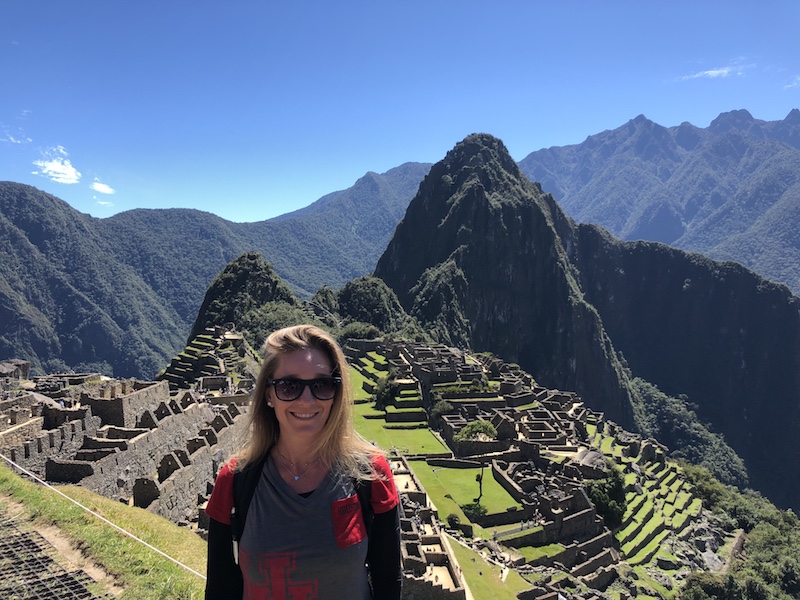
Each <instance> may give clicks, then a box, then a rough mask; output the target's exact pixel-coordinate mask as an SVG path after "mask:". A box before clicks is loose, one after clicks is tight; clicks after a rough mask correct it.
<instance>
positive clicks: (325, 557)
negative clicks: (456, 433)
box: [206, 325, 402, 600]
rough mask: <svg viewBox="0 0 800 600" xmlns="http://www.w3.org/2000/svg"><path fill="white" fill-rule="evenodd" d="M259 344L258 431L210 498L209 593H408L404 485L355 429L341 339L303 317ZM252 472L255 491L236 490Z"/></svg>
mask: <svg viewBox="0 0 800 600" xmlns="http://www.w3.org/2000/svg"><path fill="white" fill-rule="evenodd" d="M262 353H263V356H264V362H263V364H262V366H261V372H260V373H259V375H258V380H257V382H256V387H255V390H254V391H253V396H252V399H251V409H250V438H249V441H248V443H247V444H246V446H245V448H244V449H243V450H242V451H241V452H240V453H239V455H238V456H237V457H236V458H234V459H232V460H231V461H230V462H228V463H227V464H226V465H225V466H224V467H223V468H222V469H221V470H220V472H219V475H218V476H217V482H216V484H215V486H214V491H213V493H212V495H211V499H210V500H209V502H208V506H207V508H206V513H207V514H208V516H209V517H210V525H209V531H208V580H207V583H206V598H207V599H208V600H217V599H226V600H228V599H231V600H239V599H241V598H246V599H248V600H250V599H253V600H256V599H265V600H266V599H270V600H283V599H284V598H286V599H289V598H307V599H312V598H316V599H318V600H325V599H330V600H341V599H343V598H347V599H348V600H350V599H353V600H366V599H369V598H375V599H376V600H397V599H399V598H400V591H401V590H400V584H401V580H402V568H401V565H400V526H399V512H398V511H399V509H398V496H397V490H396V488H395V485H394V480H393V479H392V474H391V470H390V468H389V465H388V463H387V461H386V458H385V457H384V456H383V455H382V454H381V453H380V452H379V451H378V450H377V449H376V448H375V447H374V446H372V445H370V444H369V443H367V442H366V441H365V440H364V439H363V438H361V437H360V436H359V435H358V434H357V433H356V432H355V430H354V429H353V422H352V398H351V394H350V383H349V377H348V367H347V363H346V361H345V358H344V354H343V353H342V350H341V348H340V347H339V345H338V344H337V343H336V342H335V341H334V340H333V338H331V336H330V335H328V334H327V333H326V332H324V331H323V330H321V329H319V328H317V327H313V326H310V325H298V326H295V327H287V328H285V329H281V330H279V331H276V332H274V333H273V334H271V335H270V336H269V337H268V338H267V341H266V342H265V343H264V348H263V352H262ZM262 465H263V466H262ZM236 473H240V475H236V477H237V479H236V485H234V477H235V474H236ZM245 473H250V479H251V480H252V482H253V483H252V484H251V486H252V489H254V492H241V491H239V490H241V489H242V484H241V482H242V481H243V480H244V479H245V477H244V476H245ZM250 495H252V499H251V500H250V503H249V507H246V506H245V507H244V508H243V506H244V503H246V502H247V500H246V499H244V500H242V501H240V498H243V497H247V496H250ZM234 496H236V503H235V504H236V506H237V510H236V511H234V518H233V520H232V518H231V516H232V515H231V512H232V509H233V508H234ZM365 497H366V498H367V500H365V499H364V498H365ZM243 511H244V513H245V514H244V515H243V514H242V513H243ZM242 519H244V526H243V531H242V534H241V536H238V535H237V534H236V530H237V528H238V527H240V526H239V525H238V523H240V522H241V520H242ZM232 525H233V528H232ZM237 562H238V564H237ZM365 565H366V566H365Z"/></svg>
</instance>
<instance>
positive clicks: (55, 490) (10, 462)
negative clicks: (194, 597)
mask: <svg viewBox="0 0 800 600" xmlns="http://www.w3.org/2000/svg"><path fill="white" fill-rule="evenodd" d="M0 458H2V459H3V460H4V461H6V462H7V463H8V464H10V465H11V466H13V467H14V468H15V469H18V470H19V471H21V472H22V473H24V474H25V475H27V476H28V477H30V478H31V479H33V480H34V481H36V482H38V483H40V484H42V485H43V486H45V487H46V488H49V489H51V490H53V491H54V492H55V493H56V494H59V495H60V496H63V497H64V498H66V499H67V500H69V501H70V502H72V503H73V504H75V505H77V506H79V507H80V508H82V509H83V510H85V511H86V512H88V513H89V514H90V515H93V516H95V517H97V518H98V519H100V520H101V521H103V522H104V523H107V524H108V525H111V527H113V528H114V529H116V530H117V531H119V532H121V533H124V534H125V535H127V536H128V537H130V538H133V539H134V540H136V541H137V542H139V543H140V544H143V545H145V546H147V547H148V548H150V549H151V550H153V551H154V552H157V553H158V554H160V555H161V556H163V557H164V558H166V559H168V560H171V561H172V562H174V563H175V564H176V565H178V566H180V567H183V568H184V569H186V570H187V571H189V572H190V573H193V574H194V575H197V576H198V577H200V578H201V579H205V578H206V577H205V575H202V574H201V573H198V572H197V571H195V570H194V569H192V568H191V567H188V566H186V565H185V564H183V563H182V562H180V561H178V560H175V559H174V558H172V557H171V556H169V555H168V554H164V553H163V552H162V551H161V550H159V549H158V548H156V547H154V546H151V545H150V544H148V543H147V542H145V541H144V540H142V539H139V538H138V537H136V536H135V535H133V534H132V533H130V532H128V531H125V530H124V529H123V528H122V527H120V526H119V525H116V524H114V523H112V522H111V521H109V520H108V519H106V518H105V517H104V516H102V515H98V514H97V513H96V512H94V511H93V510H91V509H90V508H87V507H86V506H84V505H83V504H81V503H80V502H78V501H77V500H73V499H72V498H70V497H69V496H67V495H66V494H65V493H64V492H62V491H61V490H58V489H56V488H54V487H53V486H52V485H50V484H49V483H47V482H46V481H42V480H41V479H39V478H38V477H37V476H36V475H34V474H33V473H31V472H30V471H28V470H27V469H25V468H23V467H21V466H19V465H18V464H17V463H15V462H14V461H12V460H11V459H9V458H7V457H6V456H4V455H2V454H0Z"/></svg>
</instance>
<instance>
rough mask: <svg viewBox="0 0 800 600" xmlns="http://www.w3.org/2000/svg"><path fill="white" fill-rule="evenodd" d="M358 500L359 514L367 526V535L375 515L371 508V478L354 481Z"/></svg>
mask: <svg viewBox="0 0 800 600" xmlns="http://www.w3.org/2000/svg"><path fill="white" fill-rule="evenodd" d="M354 484H355V487H356V494H357V495H358V501H359V503H361V515H362V518H363V519H364V525H365V527H366V528H367V535H369V532H370V530H371V529H372V519H373V518H374V517H375V510H374V509H373V508H372V502H371V499H372V480H371V479H356V480H355V481H354Z"/></svg>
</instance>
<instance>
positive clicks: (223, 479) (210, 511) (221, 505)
mask: <svg viewBox="0 0 800 600" xmlns="http://www.w3.org/2000/svg"><path fill="white" fill-rule="evenodd" d="M235 470H236V459H235V458H232V459H231V460H229V461H228V462H227V463H225V465H224V466H223V467H222V468H221V469H220V471H219V474H218V475H217V481H216V483H215V484H214V489H213V491H212V492H211V498H209V500H208V504H206V514H207V515H208V516H209V517H211V518H212V519H214V520H215V521H219V522H220V523H222V524H224V525H230V524H231V508H233V473H234V471H235Z"/></svg>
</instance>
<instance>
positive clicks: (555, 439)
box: [0, 337, 666, 600]
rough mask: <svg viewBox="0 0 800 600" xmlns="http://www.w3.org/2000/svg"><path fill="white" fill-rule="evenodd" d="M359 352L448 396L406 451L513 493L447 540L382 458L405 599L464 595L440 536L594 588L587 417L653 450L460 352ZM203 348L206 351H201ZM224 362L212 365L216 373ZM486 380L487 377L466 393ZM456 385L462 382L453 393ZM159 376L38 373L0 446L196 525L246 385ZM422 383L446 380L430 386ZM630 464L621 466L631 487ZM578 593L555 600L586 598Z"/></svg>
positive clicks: (44, 472) (4, 417)
mask: <svg viewBox="0 0 800 600" xmlns="http://www.w3.org/2000/svg"><path fill="white" fill-rule="evenodd" d="M212 339H213V337H212ZM228 341H230V340H228ZM370 351H378V352H380V353H381V354H383V356H385V357H386V359H387V363H388V364H387V368H392V369H394V371H395V372H396V373H397V377H398V379H400V380H401V381H402V385H401V386H400V388H405V387H409V386H410V387H413V388H414V389H416V390H417V391H418V392H419V395H420V396H421V398H422V400H421V401H420V402H419V404H420V405H421V406H422V407H424V409H425V411H427V413H428V414H430V409H431V408H432V405H433V402H434V400H435V399H437V398H439V397H441V399H446V400H447V401H448V402H450V403H451V405H452V406H453V407H454V410H453V411H452V413H451V414H446V415H443V416H442V418H441V421H440V422H439V423H432V422H430V421H429V422H430V424H432V425H435V426H438V431H437V432H436V435H439V436H440V438H441V439H442V441H443V443H444V444H445V445H447V446H448V447H449V448H450V449H451V452H449V453H446V454H441V453H440V454H436V455H426V456H421V457H420V456H418V457H414V458H416V459H425V460H427V462H428V463H429V464H431V465H439V466H443V467H451V468H453V467H455V468H459V467H472V468H474V467H475V466H480V465H483V466H484V467H486V468H487V469H488V472H489V473H490V474H491V476H492V477H493V478H494V479H495V480H496V481H497V482H498V483H499V484H500V485H501V486H502V487H503V488H504V489H506V491H507V492H508V493H509V495H510V496H511V497H512V498H513V499H514V500H515V501H516V502H517V503H518V504H519V507H515V508H516V510H508V511H506V512H504V513H500V514H489V515H485V516H484V517H480V518H478V521H477V522H478V524H479V525H481V526H482V527H484V528H494V527H503V528H504V529H503V535H502V536H499V537H498V539H492V540H477V541H476V540H470V539H469V538H470V537H471V531H470V529H471V527H470V526H469V524H464V525H462V530H463V531H464V532H465V533H466V534H467V536H462V535H461V532H456V533H457V535H456V538H457V539H456V538H449V537H448V536H446V535H444V532H443V527H444V525H443V524H442V522H441V517H440V515H439V514H438V513H437V510H436V507H435V506H433V505H432V504H431V503H430V501H429V499H428V497H427V494H426V493H425V490H424V489H423V487H422V486H421V485H420V483H419V482H418V480H417V479H416V477H415V476H414V474H413V472H412V470H411V469H410V468H409V464H408V462H407V460H406V459H405V458H404V457H402V456H392V457H391V459H390V463H391V465H392V469H393V472H394V475H395V480H396V483H397V487H398V491H399V492H400V496H401V530H402V539H403V548H402V555H403V560H404V572H405V575H404V576H405V581H404V589H405V593H404V597H405V598H413V599H414V600H421V599H422V600H436V599H441V600H450V599H452V600H459V599H462V598H466V590H465V586H464V582H463V578H462V575H461V570H460V568H459V566H458V563H457V561H456V560H455V558H454V555H453V553H452V549H451V547H450V544H451V543H464V544H467V545H472V546H475V545H476V544H477V545H478V546H480V547H482V548H484V550H485V551H487V552H488V553H489V555H490V556H491V557H492V558H491V560H494V561H496V562H497V563H498V564H501V565H504V566H506V567H509V568H512V567H513V568H517V569H519V570H521V571H525V570H528V571H530V570H540V571H542V572H545V573H550V572H552V573H564V572H566V573H568V574H569V575H570V576H572V577H573V578H575V580H577V581H579V582H581V583H583V584H585V585H586V586H588V589H589V590H592V589H596V590H602V589H605V588H606V587H607V586H608V585H609V584H610V582H612V581H613V580H614V579H615V578H616V577H617V571H616V566H617V565H618V563H619V561H620V554H619V552H618V550H617V549H616V547H615V542H614V538H613V536H612V534H611V532H610V531H609V530H608V529H607V528H606V527H605V525H604V523H603V519H602V518H601V517H600V516H599V515H598V514H597V512H596V510H595V508H594V506H593V505H592V503H591V502H590V501H589V499H588V497H587V495H586V493H585V491H584V488H583V482H584V481H585V480H588V479H593V478H598V477H602V476H604V474H605V471H604V470H605V468H606V467H605V464H606V462H605V459H604V457H603V455H602V454H601V453H599V452H598V451H597V450H595V449H593V448H592V447H591V446H590V445H589V443H588V442H589V439H588V438H589V435H588V426H589V425H591V426H592V427H595V428H597V427H606V428H607V429H608V430H609V431H612V432H616V434H617V437H618V438H619V440H620V442H621V443H623V442H624V452H625V453H626V454H627V455H628V456H639V457H640V458H641V459H642V460H646V461H647V462H650V463H658V462H659V461H660V462H662V463H663V462H664V453H665V450H666V449H665V448H663V447H662V446H660V445H658V444H657V443H655V442H653V441H652V440H641V439H639V438H638V437H637V436H630V435H629V434H627V433H626V432H623V431H622V430H620V429H619V428H617V427H616V426H615V425H614V424H613V423H606V422H605V420H604V418H603V415H602V414H598V413H594V412H592V411H591V410H589V409H588V408H587V407H586V406H585V405H584V403H583V401H582V400H581V398H580V397H578V396H577V395H576V394H573V393H568V392H561V391H558V390H549V389H545V388H542V387H540V386H538V385H537V384H536V383H535V381H533V379H532V378H531V377H530V376H529V375H528V374H526V373H524V372H522V371H520V370H519V368H518V367H515V366H513V365H507V364H505V363H503V362H502V361H500V360H499V359H496V358H494V357H486V356H480V355H479V356H478V357H477V358H478V360H475V359H474V358H470V357H468V356H467V355H466V354H465V353H463V352H461V351H458V350H455V349H453V348H448V347H446V346H443V345H425V344H418V343H400V342H398V343H383V342H380V341H364V340H355V341H351V342H349V343H348V346H347V347H346V348H345V353H346V354H347V356H348V358H349V360H350V361H351V363H352V364H354V366H355V367H356V368H359V366H358V361H357V359H358V357H359V356H364V355H365V354H366V353H367V352H370ZM204 352H206V354H213V352H209V349H208V347H207V346H205V350H204ZM224 363H225V361H224V360H223V361H222V362H221V363H218V364H219V365H220V367H221V368H223V369H224V368H225V364H224ZM245 379H248V378H247V377H246V378H245ZM488 379H491V380H493V381H499V386H495V387H491V388H490V387H489V386H488V385H487V386H485V389H484V390H483V391H475V389H474V387H475V386H476V385H477V386H478V387H480V385H481V382H483V383H488ZM240 381H241V380H240ZM366 385H367V386H369V384H368V383H367V384H366ZM470 385H472V386H473V387H472V388H471V389H470V391H463V392H460V391H459V387H461V386H463V387H464V388H469V387H470ZM442 386H444V387H442ZM171 387H173V388H174V387H175V382H174V381H173V380H172V379H170V378H163V379H162V380H160V381H151V382H143V381H137V380H108V379H103V378H100V377H99V376H96V375H80V376H76V375H71V374H70V375H53V376H49V377H47V378H40V379H39V380H38V381H36V389H35V390H31V391H15V392H8V391H5V392H3V396H2V398H0V452H2V453H3V454H4V455H5V456H7V457H9V458H10V459H11V460H12V461H14V462H15V463H17V464H19V465H20V466H22V467H24V468H26V469H28V470H30V471H32V472H34V473H35V474H36V475H38V476H39V477H41V478H43V479H45V480H47V481H50V482H54V483H72V484H78V485H82V486H85V487H87V488H88V489H91V490H93V491H95V492H97V493H99V494H102V495H104V496H107V497H110V498H114V499H117V500H119V501H121V502H125V503H128V504H130V505H133V506H138V507H141V508H146V509H148V510H150V511H152V512H154V513H156V514H159V515H162V516H164V517H166V518H168V519H170V520H171V521H173V522H175V523H179V524H182V525H184V526H190V527H194V528H196V529H197V530H198V533H200V534H203V533H204V531H205V530H207V517H206V516H205V513H204V511H203V510H202V509H203V508H204V505H205V502H206V501H207V499H208V497H209V496H210V493H211V489H212V487H213V482H214V479H215V477H216V474H217V471H218V470H219V468H220V467H221V466H222V465H223V464H224V463H225V461H226V460H227V459H228V458H229V457H230V456H231V455H232V454H233V453H234V452H235V451H237V450H238V449H239V448H240V446H241V444H242V441H243V439H244V435H245V433H246V431H245V430H246V422H247V419H246V413H247V410H248V395H247V394H246V393H243V392H242V391H241V390H239V389H237V388H238V387H239V386H238V385H235V384H234V383H233V381H232V380H231V379H229V378H227V376H226V372H225V371H217V372H211V371H210V370H209V371H204V372H203V373H201V374H200V375H199V376H198V377H196V378H195V380H194V382H193V383H192V384H191V388H190V389H185V388H179V389H171ZM437 387H438V388H439V389H446V390H447V391H446V392H443V393H441V394H438V392H437V394H434V391H435V390H436V389H437ZM45 391H46V392H47V394H45V393H42V392H45ZM475 419H482V420H485V421H487V422H490V423H492V424H493V425H494V426H495V428H496V430H497V432H498V436H497V439H496V440H492V441H485V442H483V441H474V440H471V441H460V442H459V441H457V440H456V439H455V437H456V435H457V434H458V432H459V431H460V430H461V429H462V428H463V427H464V426H465V425H466V424H467V423H469V422H470V421H473V420H475ZM554 457H556V458H557V460H554ZM630 468H631V469H636V468H637V467H636V463H633V466H630ZM645 475H646V474H643V473H639V474H638V475H637V477H638V478H639V479H638V480H637V484H636V485H640V483H641V484H643V483H644V480H645ZM454 539H456V541H453V540H454ZM553 543H559V544H561V545H562V546H563V550H562V551H560V552H558V553H557V554H555V555H549V556H545V557H542V558H539V559H536V560H532V561H529V562H526V561H525V559H524V558H523V557H522V555H521V554H519V553H518V552H517V551H515V548H517V547H523V546H543V545H547V544H553ZM549 577H550V576H547V577H545V579H544V581H545V583H543V584H542V585H539V586H535V587H534V588H533V589H531V590H529V591H526V592H523V593H521V594H520V595H519V598H520V599H522V600H527V599H529V598H542V599H544V598H549V597H553V598H555V597H557V596H551V594H553V593H556V592H557V589H556V588H553V587H551V586H548V585H547V584H546V581H547V579H548V578H549ZM554 590H556V592H554ZM592 593H593V592H591V591H590V592H587V593H586V595H584V596H574V595H573V596H571V597H586V598H591V597H594V596H592ZM598 593H599V592H598ZM597 597H600V596H597Z"/></svg>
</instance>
